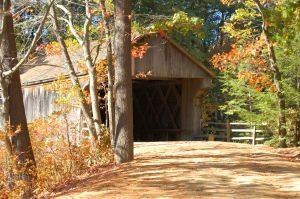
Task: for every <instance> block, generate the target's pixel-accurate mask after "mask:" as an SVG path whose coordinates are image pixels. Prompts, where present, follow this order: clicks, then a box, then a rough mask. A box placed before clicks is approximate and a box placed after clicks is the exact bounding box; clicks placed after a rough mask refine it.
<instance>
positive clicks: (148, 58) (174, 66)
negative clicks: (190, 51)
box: [132, 37, 211, 79]
mask: <svg viewBox="0 0 300 199" xmlns="http://www.w3.org/2000/svg"><path fill="white" fill-rule="evenodd" d="M140 42H142V43H144V42H147V43H148V44H149V46H150V48H149V49H148V50H147V52H146V54H145V55H144V57H143V58H142V59H139V58H135V60H134V63H133V66H132V75H133V76H136V74H139V73H147V72H149V71H150V72H151V73H152V75H151V76H150V78H151V77H152V78H209V79H211V77H210V75H209V74H208V73H207V72H206V71H204V70H203V69H201V68H200V67H199V66H198V65H197V64H195V63H194V62H192V61H191V60H190V59H189V58H188V57H187V56H186V55H185V54H184V53H182V52H181V51H180V50H178V48H176V47H175V46H174V45H172V44H171V43H170V42H168V41H167V40H164V39H162V38H160V37H145V38H144V39H143V41H140Z"/></svg>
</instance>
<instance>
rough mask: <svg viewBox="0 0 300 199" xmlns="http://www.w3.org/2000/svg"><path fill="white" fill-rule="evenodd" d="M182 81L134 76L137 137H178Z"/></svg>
mask: <svg viewBox="0 0 300 199" xmlns="http://www.w3.org/2000/svg"><path fill="white" fill-rule="evenodd" d="M181 90H182V88H181V81H180V80H160V81H157V80H155V81H154V80H152V81H146V80H135V81H134V82H133V107H134V109H133V110H134V112H133V118H134V123H133V124H134V125H133V126H134V140H135V141H167V140H169V141H175V140H178V139H180V132H181V93H182V92H181Z"/></svg>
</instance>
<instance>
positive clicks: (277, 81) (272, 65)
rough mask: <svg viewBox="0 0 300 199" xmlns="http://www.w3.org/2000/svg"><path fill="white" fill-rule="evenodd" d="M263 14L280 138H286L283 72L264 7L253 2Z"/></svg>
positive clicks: (263, 32)
mask: <svg viewBox="0 0 300 199" xmlns="http://www.w3.org/2000/svg"><path fill="white" fill-rule="evenodd" d="M253 1H254V2H255V4H256V6H257V8H258V10H259V12H260V14H261V17H262V23H263V24H262V34H263V36H264V37H265V41H266V44H267V49H268V53H269V62H270V68H271V71H272V72H273V75H274V83H275V86H276V95H277V100H278V107H279V111H280V112H279V118H278V123H279V126H278V133H279V136H280V137H282V138H284V137H285V136H286V134H287V130H286V114H285V108H286V107H285V98H284V94H283V92H282V85H281V72H280V70H279V68H278V66H277V60H276V55H275V51H274V46H273V44H272V41H271V40H270V34H269V29H268V26H267V24H266V17H265V13H264V7H263V5H262V4H261V3H260V1H259V0H253Z"/></svg>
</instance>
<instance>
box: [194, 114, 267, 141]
mask: <svg viewBox="0 0 300 199" xmlns="http://www.w3.org/2000/svg"><path fill="white" fill-rule="evenodd" d="M207 124H208V126H209V127H206V128H203V129H202V131H203V132H206V133H202V134H200V135H194V136H193V137H194V138H195V139H199V138H200V139H203V138H204V139H211V138H210V137H211V136H210V135H213V137H214V138H216V139H220V140H225V141H227V142H230V141H245V140H249V141H251V142H252V145H255V144H256V142H258V141H264V140H265V138H264V137H257V136H258V133H262V132H264V130H262V129H257V127H258V126H263V125H252V124H250V123H245V122H229V120H227V121H226V123H224V122H208V123H207ZM249 127H251V128H249ZM236 134H239V135H236ZM240 134H242V135H240Z"/></svg>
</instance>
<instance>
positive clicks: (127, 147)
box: [114, 0, 133, 164]
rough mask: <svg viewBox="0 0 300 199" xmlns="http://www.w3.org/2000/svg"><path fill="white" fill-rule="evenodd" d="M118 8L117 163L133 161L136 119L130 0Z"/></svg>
mask: <svg viewBox="0 0 300 199" xmlns="http://www.w3.org/2000/svg"><path fill="white" fill-rule="evenodd" d="M115 2H116V5H115V9H116V11H115V14H116V19H115V31H116V33H115V47H116V49H115V57H116V60H115V88H116V100H115V101H116V102H115V106H116V107H115V117H116V133H115V147H114V148H115V160H116V163H117V164H120V163H123V162H128V161H131V160H133V121H132V120H133V116H132V106H133V105H132V80H131V0H116V1H115Z"/></svg>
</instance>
